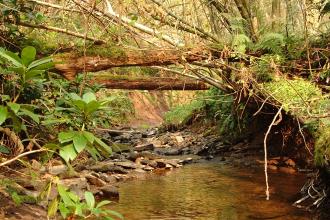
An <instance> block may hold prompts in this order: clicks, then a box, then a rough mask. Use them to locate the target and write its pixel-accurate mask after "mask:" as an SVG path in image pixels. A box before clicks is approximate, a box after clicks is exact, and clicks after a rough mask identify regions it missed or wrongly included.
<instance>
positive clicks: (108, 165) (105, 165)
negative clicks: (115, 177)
mask: <svg viewBox="0 0 330 220" xmlns="http://www.w3.org/2000/svg"><path fill="white" fill-rule="evenodd" d="M88 169H89V170H93V171H95V172H112V173H120V174H127V173H128V171H127V170H125V169H124V168H123V167H121V166H117V165H115V164H114V162H110V161H107V162H100V163H98V164H96V165H93V166H90V167H88Z"/></svg>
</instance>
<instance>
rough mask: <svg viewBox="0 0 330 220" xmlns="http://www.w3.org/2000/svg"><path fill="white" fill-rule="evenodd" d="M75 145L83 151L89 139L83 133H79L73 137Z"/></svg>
mask: <svg viewBox="0 0 330 220" xmlns="http://www.w3.org/2000/svg"><path fill="white" fill-rule="evenodd" d="M73 145H74V147H75V149H76V151H77V152H78V153H80V152H81V151H83V150H84V149H85V147H86V145H87V139H86V138H85V136H84V135H83V134H78V135H76V136H74V137H73Z"/></svg>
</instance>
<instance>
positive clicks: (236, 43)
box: [232, 34, 252, 53]
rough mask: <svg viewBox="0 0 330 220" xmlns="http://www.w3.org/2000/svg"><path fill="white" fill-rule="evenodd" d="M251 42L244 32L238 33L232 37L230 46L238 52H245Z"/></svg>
mask: <svg viewBox="0 0 330 220" xmlns="http://www.w3.org/2000/svg"><path fill="white" fill-rule="evenodd" d="M251 44H252V41H251V40H250V38H249V37H248V36H246V35H245V34H238V35H236V36H235V37H234V39H233V41H232V48H233V49H234V50H235V51H237V52H240V53H245V51H246V49H248V48H249V47H250V46H251Z"/></svg>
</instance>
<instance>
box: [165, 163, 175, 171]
mask: <svg viewBox="0 0 330 220" xmlns="http://www.w3.org/2000/svg"><path fill="white" fill-rule="evenodd" d="M165 169H168V170H170V169H173V166H172V165H171V164H168V163H167V164H166V165H165Z"/></svg>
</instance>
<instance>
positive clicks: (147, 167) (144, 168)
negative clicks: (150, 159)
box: [143, 166, 155, 171]
mask: <svg viewBox="0 0 330 220" xmlns="http://www.w3.org/2000/svg"><path fill="white" fill-rule="evenodd" d="M154 169H155V168H153V167H151V166H145V167H143V170H145V171H153V170H154Z"/></svg>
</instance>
